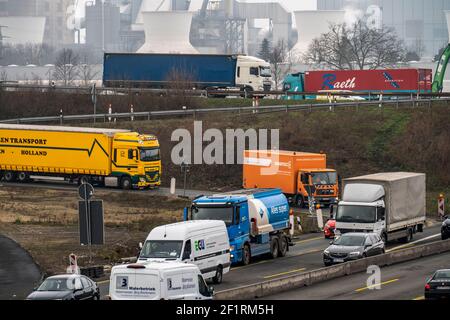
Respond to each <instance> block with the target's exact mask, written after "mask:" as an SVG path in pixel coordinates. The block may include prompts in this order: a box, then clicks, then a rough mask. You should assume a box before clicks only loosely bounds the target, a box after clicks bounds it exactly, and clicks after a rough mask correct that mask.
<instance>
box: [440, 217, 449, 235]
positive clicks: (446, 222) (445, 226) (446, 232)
mask: <svg viewBox="0 0 450 320" xmlns="http://www.w3.org/2000/svg"><path fill="white" fill-rule="evenodd" d="M441 238H442V240H447V239H449V238H450V217H448V216H447V217H445V220H444V222H442V227H441Z"/></svg>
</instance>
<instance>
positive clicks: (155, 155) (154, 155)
mask: <svg viewBox="0 0 450 320" xmlns="http://www.w3.org/2000/svg"><path fill="white" fill-rule="evenodd" d="M140 154H141V161H144V162H150V161H159V160H160V159H161V157H160V155H159V148H141V149H140Z"/></svg>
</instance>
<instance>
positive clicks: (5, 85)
mask: <svg viewBox="0 0 450 320" xmlns="http://www.w3.org/2000/svg"><path fill="white" fill-rule="evenodd" d="M0 90H5V91H39V92H66V93H79V94H92V86H49V85H35V84H18V83H14V82H1V81H0ZM96 93H97V94H98V95H106V96H107V95H127V94H139V93H153V94H155V95H170V94H177V95H179V94H180V93H183V94H186V95H191V96H198V97H208V96H225V95H227V96H238V97H240V96H245V97H252V96H267V95H271V96H317V95H320V96H327V95H330V96H342V95H345V96H364V97H369V98H370V97H373V98H374V99H376V98H378V97H379V96H380V95H383V96H384V97H410V98H411V99H413V98H418V99H419V98H427V97H450V93H448V92H442V93H410V92H383V93H381V92H379V91H367V92H326V91H325V92H287V91H278V90H273V91H240V90H227V89H223V90H222V89H221V90H219V89H217V90H213V89H207V90H203V89H198V90H197V89H182V88H178V89H170V88H167V89H153V88H145V87H142V88H140V87H131V88H126V87H97V88H96Z"/></svg>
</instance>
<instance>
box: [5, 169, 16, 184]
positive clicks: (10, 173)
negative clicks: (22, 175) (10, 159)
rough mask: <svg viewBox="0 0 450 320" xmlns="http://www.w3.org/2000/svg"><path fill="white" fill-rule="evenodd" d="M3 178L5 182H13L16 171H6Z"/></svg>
mask: <svg viewBox="0 0 450 320" xmlns="http://www.w3.org/2000/svg"><path fill="white" fill-rule="evenodd" d="M3 178H4V179H5V181H6V182H14V181H16V173H15V172H13V171H6V172H5V174H4V176H3Z"/></svg>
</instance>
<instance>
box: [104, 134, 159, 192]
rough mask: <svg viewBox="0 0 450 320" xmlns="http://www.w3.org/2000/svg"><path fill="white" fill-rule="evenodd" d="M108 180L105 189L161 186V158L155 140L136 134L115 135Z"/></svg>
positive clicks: (151, 136)
mask: <svg viewBox="0 0 450 320" xmlns="http://www.w3.org/2000/svg"><path fill="white" fill-rule="evenodd" d="M112 150H113V161H112V172H111V177H107V178H105V184H106V185H107V186H121V187H122V188H124V189H130V187H129V184H130V183H131V185H132V187H134V188H146V187H154V186H159V185H160V184H161V157H160V149H159V142H158V139H157V138H156V137H155V136H153V135H142V134H139V133H136V132H125V133H116V134H115V135H114V139H113V147H112Z"/></svg>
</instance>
